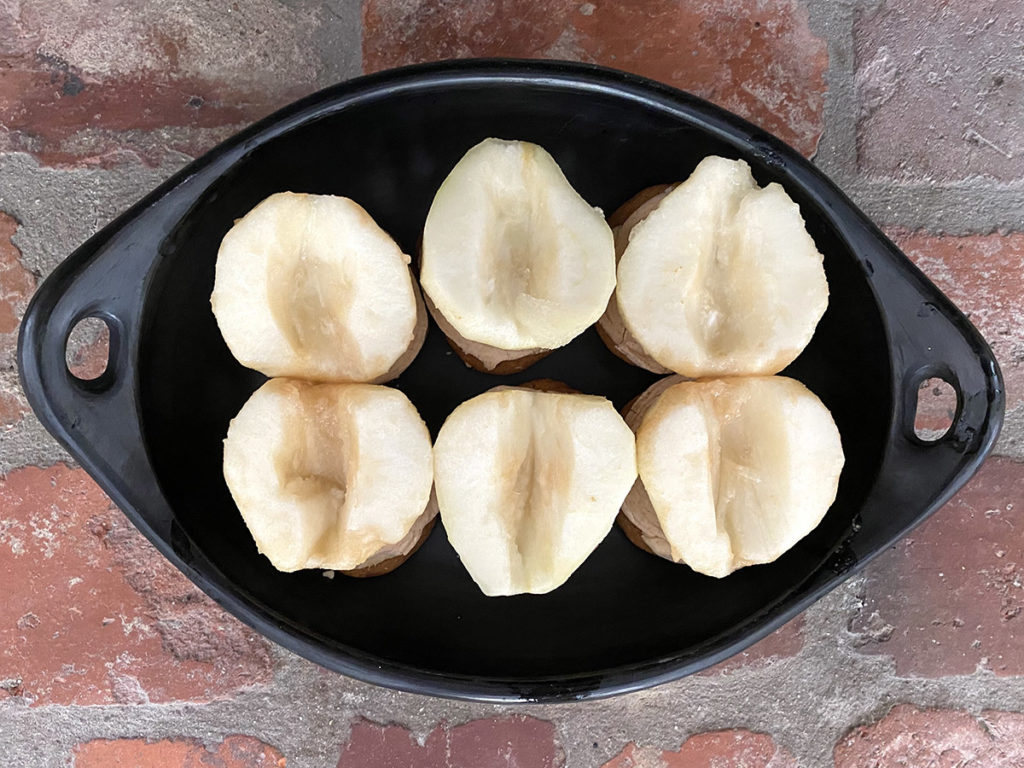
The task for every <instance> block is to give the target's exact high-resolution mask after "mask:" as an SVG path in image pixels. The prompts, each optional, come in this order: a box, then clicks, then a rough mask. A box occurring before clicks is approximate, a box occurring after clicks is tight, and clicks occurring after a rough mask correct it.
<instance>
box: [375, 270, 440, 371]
mask: <svg viewBox="0 0 1024 768" xmlns="http://www.w3.org/2000/svg"><path fill="white" fill-rule="evenodd" d="M409 279H410V280H411V281H412V293H413V296H415V298H416V325H415V326H413V329H412V340H411V341H410V342H409V346H408V347H406V348H405V352H403V353H402V354H401V356H400V357H399V358H398V359H397V360H395V362H394V363H393V364H392V366H391V367H390V368H389V369H388V370H387V373H384V374H381V375H380V376H378V377H377V378H375V379H373V380H372V381H370V382H369V383H370V384H383V383H384V382H387V381H391V380H392V379H397V378H398V377H399V376H400V375H401V374H402V371H404V370H405V369H406V368H408V367H409V366H410V365H411V364H412V361H413V360H415V359H416V355H418V354H419V353H420V350H421V349H423V342H424V341H426V339H427V329H428V327H429V325H430V323H429V321H428V320H427V308H426V306H425V305H424V303H423V291H421V290H420V283H419V280H417V279H416V275H415V273H414V272H413V271H412V266H411V265H410V267H409Z"/></svg>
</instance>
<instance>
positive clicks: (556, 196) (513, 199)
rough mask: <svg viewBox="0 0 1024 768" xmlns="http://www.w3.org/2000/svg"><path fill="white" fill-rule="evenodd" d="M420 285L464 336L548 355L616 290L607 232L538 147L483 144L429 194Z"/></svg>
mask: <svg viewBox="0 0 1024 768" xmlns="http://www.w3.org/2000/svg"><path fill="white" fill-rule="evenodd" d="M420 282H421V284H422V286H423V290H424V291H425V292H426V294H427V295H428V296H429V297H430V299H431V300H432V302H433V304H434V306H435V307H436V308H437V310H438V311H439V312H440V313H441V314H442V315H443V316H444V318H445V319H446V320H447V321H448V323H450V324H451V326H452V327H453V328H454V329H455V330H456V331H458V333H459V334H460V335H461V337H463V338H464V339H466V340H469V341H472V342H477V343H480V344H486V345H489V346H491V347H496V348H498V349H499V350H529V351H530V352H531V353H536V351H537V350H546V349H555V348H557V347H561V346H563V345H565V344H567V343H568V342H569V341H571V340H572V339H574V338H575V337H576V336H578V335H579V334H580V333H582V332H583V331H584V330H585V329H586V328H587V327H589V326H590V325H592V324H593V323H594V322H595V321H596V320H597V319H598V318H599V317H600V316H601V313H602V312H603V311H604V308H605V306H606V304H607V302H608V298H609V297H610V296H611V293H612V289H613V288H614V286H615V248H614V244H613V242H612V233H611V229H609V227H608V225H607V223H606V222H605V221H604V218H603V217H602V215H601V213H600V212H599V211H598V210H596V209H594V208H592V207H591V206H590V205H588V204H587V202H586V201H585V200H584V199H583V198H582V197H580V196H579V194H577V193H576V191H575V190H574V189H573V188H572V186H571V185H570V184H569V182H568V181H567V180H566V178H565V176H564V175H563V174H562V171H561V169H560V168H559V167H558V164H557V163H556V162H555V160H554V158H552V157H551V155H549V154H548V153H547V152H546V151H545V150H544V149H543V148H541V147H539V146H537V145H536V144H530V143H528V142H523V141H503V140H500V139H486V140H485V141H483V142H481V143H480V144H478V145H476V146H475V147H473V148H472V149H470V150H469V151H468V152H467V153H466V154H465V155H464V156H463V158H462V159H461V160H460V161H459V162H458V163H457V164H456V166H455V167H454V168H453V169H452V171H451V173H450V174H449V175H448V177H447V178H446V179H445V181H444V183H443V184H442V185H441V187H440V189H438V191H437V195H436V196H435V197H434V201H433V203H432V204H431V206H430V212H429V213H428V214H427V221H426V225H425V227H424V230H423V259H422V265H421V268H420ZM476 356H477V357H479V355H476Z"/></svg>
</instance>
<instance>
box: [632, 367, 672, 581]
mask: <svg viewBox="0 0 1024 768" xmlns="http://www.w3.org/2000/svg"><path fill="white" fill-rule="evenodd" d="M683 381H687V379H686V378H685V377H683V376H679V375H675V376H666V377H665V378H663V379H658V380H657V381H656V382H654V383H653V384H652V385H651V386H649V387H648V388H647V389H645V390H644V391H643V392H641V393H640V394H639V395H637V396H636V397H634V398H633V399H632V400H630V401H629V402H628V403H626V405H625V407H624V408H623V409H622V418H623V420H624V421H625V422H626V425H627V426H628V427H629V428H630V429H631V430H633V434H634V435H635V434H636V433H637V432H639V431H640V425H641V424H642V423H643V420H644V416H645V415H646V414H647V412H648V411H649V410H650V409H651V408H652V407H653V406H654V404H655V403H657V402H658V400H659V399H660V398H661V396H662V394H664V393H665V391H666V390H668V389H669V388H671V387H673V386H675V385H676V384H679V383H680V382H683ZM644 504H646V505H647V506H652V505H651V500H650V498H649V497H648V496H647V490H646V489H645V488H644V483H643V480H641V479H640V477H639V476H638V477H637V479H636V482H635V483H634V484H633V488H632V489H631V490H630V492H629V494H628V495H627V496H626V498H625V500H624V501H623V502H622V508H621V509H620V510H619V514H618V516H617V517H616V518H615V522H616V524H617V525H618V526H619V527H620V528H621V529H622V530H623V532H624V533H625V534H626V538H628V539H629V540H630V541H631V542H632V543H633V544H635V545H636V546H637V547H639V548H640V549H642V550H643V551H644V552H649V553H651V554H652V555H655V556H656V557H661V558H663V559H665V560H668V561H669V562H676V561H675V560H673V559H672V558H671V557H668V556H666V555H663V554H661V553H659V552H655V551H654V549H652V548H651V545H650V544H648V542H647V539H646V537H647V536H655V537H658V538H664V532H663V531H662V530H661V528H660V526H659V527H658V528H657V529H656V530H645V529H644V528H642V527H641V526H640V525H639V524H638V522H637V521H636V520H634V518H633V515H632V511H633V509H634V507H635V506H636V505H644ZM652 508H653V507H652ZM655 520H656V518H655Z"/></svg>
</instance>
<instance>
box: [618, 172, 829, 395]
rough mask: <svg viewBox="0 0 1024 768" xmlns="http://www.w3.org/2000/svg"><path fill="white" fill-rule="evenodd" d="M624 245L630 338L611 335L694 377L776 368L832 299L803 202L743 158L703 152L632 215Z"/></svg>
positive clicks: (623, 307) (623, 289)
mask: <svg viewBox="0 0 1024 768" xmlns="http://www.w3.org/2000/svg"><path fill="white" fill-rule="evenodd" d="M640 214H642V219H639V220H638V217H639V215H640ZM623 234H625V236H623ZM618 244H619V247H620V250H621V258H620V259H619V264H618V284H617V286H616V290H615V302H616V304H617V309H618V313H619V315H621V323H623V324H624V325H625V328H626V329H628V336H626V335H622V334H620V333H619V332H618V331H617V330H616V329H615V328H614V326H612V327H611V328H605V329H604V335H605V336H606V338H607V339H610V341H611V342H612V344H613V348H615V346H614V344H616V343H621V345H622V346H623V350H620V353H621V354H624V355H628V356H630V357H632V358H634V359H640V360H642V359H643V358H642V355H640V354H638V352H637V351H636V350H635V349H632V348H630V347H628V346H626V342H628V341H630V340H631V339H632V340H635V342H636V343H637V344H639V347H640V350H641V352H642V353H643V354H645V355H647V356H649V357H650V359H652V360H653V361H655V362H656V363H657V364H659V365H660V366H663V367H664V368H665V369H668V370H670V371H675V372H676V373H679V374H682V375H684V376H687V377H690V378H702V377H708V376H730V375H745V374H768V373H777V372H778V371H780V370H782V369H783V368H785V367H786V366H787V365H788V364H789V363H791V362H792V361H793V360H794V359H796V357H797V355H799V354H800V352H801V351H802V350H803V349H804V347H805V346H807V343H808V342H809V341H810V339H811V336H812V335H813V334H814V329H815V327H816V326H817V324H818V321H819V320H820V319H821V316H822V315H823V314H824V312H825V309H826V307H827V305H828V283H827V282H826V279H825V271H824V268H823V259H822V255H821V254H820V253H819V252H818V250H817V248H816V247H815V245H814V241H813V240H812V239H811V237H810V235H809V234H808V233H807V230H806V228H805V226H804V221H803V218H802V217H801V215H800V209H799V207H798V206H797V204H796V203H794V202H793V201H792V200H791V199H790V198H789V196H788V195H787V194H786V192H785V190H783V189H782V187H781V186H779V185H778V184H774V183H773V184H769V185H768V186H766V187H763V188H762V187H758V185H757V182H755V181H754V178H753V176H752V175H751V173H750V168H749V166H748V165H747V164H746V163H745V162H743V161H742V160H727V159H725V158H721V157H714V156H712V157H708V158H705V159H704V160H703V161H701V163H700V165H698V166H697V168H696V169H695V170H694V172H693V174H692V175H691V176H690V178H689V179H687V180H686V181H685V182H683V183H682V184H679V185H678V186H677V187H675V188H673V189H671V191H669V192H667V193H666V194H664V195H663V196H662V197H660V198H654V199H652V200H651V201H648V202H647V203H646V204H645V205H644V206H643V207H642V208H641V209H640V210H639V211H637V213H636V214H634V216H633V218H632V220H627V221H626V222H625V223H624V224H623V225H622V228H621V229H620V236H619V238H618ZM613 319H614V318H613ZM606 323H607V317H606ZM645 367H648V368H651V367H652V366H650V365H647V366H645Z"/></svg>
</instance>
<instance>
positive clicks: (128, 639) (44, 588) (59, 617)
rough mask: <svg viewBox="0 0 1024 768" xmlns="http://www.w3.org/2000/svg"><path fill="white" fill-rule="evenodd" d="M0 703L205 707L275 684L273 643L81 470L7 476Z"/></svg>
mask: <svg viewBox="0 0 1024 768" xmlns="http://www.w3.org/2000/svg"><path fill="white" fill-rule="evenodd" d="M0 583H2V584H3V585H4V592H5V595H4V600H3V601H2V602H0V681H3V684H2V686H0V695H7V696H12V695H14V696H23V697H25V699H27V700H28V701H29V703H31V704H112V703H120V704H141V703H147V702H162V701H174V700H189V701H204V700H209V699H213V698H217V697H221V696H226V695H230V694H232V693H233V692H235V691H237V690H238V689H240V688H242V687H245V686H250V685H254V684H258V683H262V682H265V681H267V680H268V679H269V678H270V675H271V661H270V657H269V654H268V651H267V647H266V643H265V641H264V640H262V639H261V638H260V637H259V636H258V635H256V634H255V633H253V632H251V631H250V630H249V629H247V628H245V627H244V626H242V625H241V624H240V623H239V622H238V621H236V620H235V619H233V618H232V617H230V616H228V615H227V614H225V613H224V612H223V611H222V610H221V609H220V608H218V607H217V606H216V605H215V604H214V603H213V602H212V601H211V600H209V599H207V598H206V597H205V596H204V595H202V594H201V593H200V592H199V591H198V590H197V589H196V588H195V587H194V586H192V584H191V583H190V582H189V581H188V580H187V579H185V577H184V576H182V575H181V574H180V573H179V572H178V571H177V570H175V569H174V568H173V567H172V566H171V565H170V564H169V563H168V562H167V561H166V560H164V558H163V557H162V556H161V555H159V554H158V553H157V552H156V551H155V550H154V549H153V548H152V547H151V546H150V545H149V543H148V542H146V541H145V540H144V539H143V538H142V536H141V535H140V534H139V533H138V532H137V531H136V530H135V529H134V528H133V527H132V526H131V525H130V524H129V523H128V521H127V520H125V519H124V517H123V516H122V515H121V513H120V512H118V511H117V510H116V509H113V508H111V506H110V502H109V500H108V499H107V497H106V496H105V495H104V494H103V493H102V492H101V491H100V490H99V489H98V488H97V487H96V485H95V484H94V483H93V482H92V481H91V480H90V479H89V477H88V476H87V475H86V474H85V472H84V471H82V470H79V469H70V468H68V467H66V466H63V465H57V466H54V467H49V468H46V469H39V468H36V467H26V468H24V469H20V470H16V471H14V472H11V473H10V474H9V475H8V476H7V477H6V478H3V479H0Z"/></svg>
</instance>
